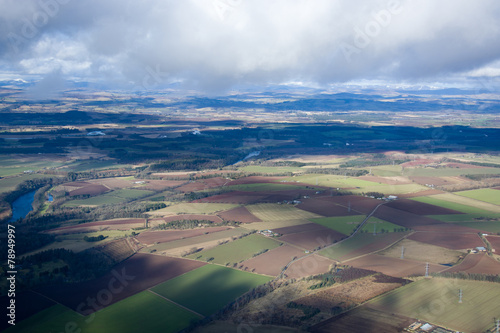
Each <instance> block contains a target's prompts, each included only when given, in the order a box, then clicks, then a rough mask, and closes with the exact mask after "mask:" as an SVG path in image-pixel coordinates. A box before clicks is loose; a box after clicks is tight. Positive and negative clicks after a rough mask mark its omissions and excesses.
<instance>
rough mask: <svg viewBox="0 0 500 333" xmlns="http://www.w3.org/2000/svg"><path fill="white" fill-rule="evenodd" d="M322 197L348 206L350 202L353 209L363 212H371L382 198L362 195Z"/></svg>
mask: <svg viewBox="0 0 500 333" xmlns="http://www.w3.org/2000/svg"><path fill="white" fill-rule="evenodd" d="M321 199H322V200H325V201H327V202H334V203H336V204H339V205H342V206H345V207H347V206H348V205H349V202H350V203H351V209H352V210H356V211H358V212H361V213H363V214H369V213H370V212H371V211H372V210H373V209H374V208H375V207H377V205H378V204H380V203H381V201H380V200H377V199H372V198H367V197H362V196H360V195H341V196H335V197H323V198H321Z"/></svg>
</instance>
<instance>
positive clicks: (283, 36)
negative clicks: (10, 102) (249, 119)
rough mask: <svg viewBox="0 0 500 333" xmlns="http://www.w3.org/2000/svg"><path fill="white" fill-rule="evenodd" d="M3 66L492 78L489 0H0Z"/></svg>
mask: <svg viewBox="0 0 500 333" xmlns="http://www.w3.org/2000/svg"><path fill="white" fill-rule="evenodd" d="M0 56H1V59H2V60H1V61H0V70H3V71H14V72H18V73H21V74H47V73H51V72H54V71H56V72H57V73H59V72H60V73H62V74H64V75H68V76H74V77H80V78H82V79H85V80H90V79H93V80H96V79H97V80H102V81H105V82H109V83H116V84H133V85H135V86H137V87H143V88H149V87H155V86H158V85H162V84H166V83H170V82H178V81H181V82H183V83H184V84H185V85H186V86H187V87H194V88H198V89H202V90H220V89H227V88H230V87H231V86H233V85H242V84H257V85H266V84H277V83H283V82H290V81H302V82H313V83H319V84H329V83H338V82H345V81H350V80H359V79H374V80H391V81H406V82H418V81H419V80H436V81H439V80H447V79H449V78H453V79H457V80H460V79H462V78H465V77H468V76H474V77H478V76H481V77H483V76H484V77H490V79H491V78H496V77H498V75H499V68H500V66H499V63H500V2H498V1H495V0H482V1H476V2H471V1H466V0H441V1H435V0H421V1H404V0H400V1H398V0H390V1H389V0H356V1H340V0H314V1H310V0H273V1H269V0H182V1H178V0H175V1H165V0H143V1H135V0H83V1H81V0H23V1H18V0H0Z"/></svg>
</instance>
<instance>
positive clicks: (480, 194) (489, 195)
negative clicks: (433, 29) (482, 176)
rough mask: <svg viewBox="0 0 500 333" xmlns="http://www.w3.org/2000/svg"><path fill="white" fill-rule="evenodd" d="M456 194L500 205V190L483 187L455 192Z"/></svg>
mask: <svg viewBox="0 0 500 333" xmlns="http://www.w3.org/2000/svg"><path fill="white" fill-rule="evenodd" d="M455 194H457V195H461V196H464V197H467V198H471V199H476V200H480V201H485V202H489V203H492V204H494V205H500V190H494V189H491V188H482V189H479V190H471V191H461V192H455Z"/></svg>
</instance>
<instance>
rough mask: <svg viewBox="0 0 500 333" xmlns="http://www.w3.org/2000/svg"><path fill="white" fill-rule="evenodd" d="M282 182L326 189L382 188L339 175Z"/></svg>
mask: <svg viewBox="0 0 500 333" xmlns="http://www.w3.org/2000/svg"><path fill="white" fill-rule="evenodd" d="M283 180H286V181H290V182H299V184H300V183H306V184H311V185H319V186H328V187H359V188H366V187H378V186H383V185H381V184H379V183H375V182H370V181H367V180H362V179H358V178H353V177H344V176H339V175H323V174H306V175H302V176H295V177H289V178H285V179H283Z"/></svg>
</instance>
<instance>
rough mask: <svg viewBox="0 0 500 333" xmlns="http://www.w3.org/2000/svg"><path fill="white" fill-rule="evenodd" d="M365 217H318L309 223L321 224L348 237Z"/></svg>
mask: <svg viewBox="0 0 500 333" xmlns="http://www.w3.org/2000/svg"><path fill="white" fill-rule="evenodd" d="M365 217H366V216H365V215H351V216H335V217H320V218H317V219H311V220H310V221H311V222H314V223H317V224H321V225H322V226H325V227H327V228H330V229H333V230H336V231H338V232H341V233H343V234H344V235H350V234H351V232H352V231H353V230H354V229H356V227H357V225H358V224H360V223H361V222H362V221H363V220H364V219H365Z"/></svg>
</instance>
